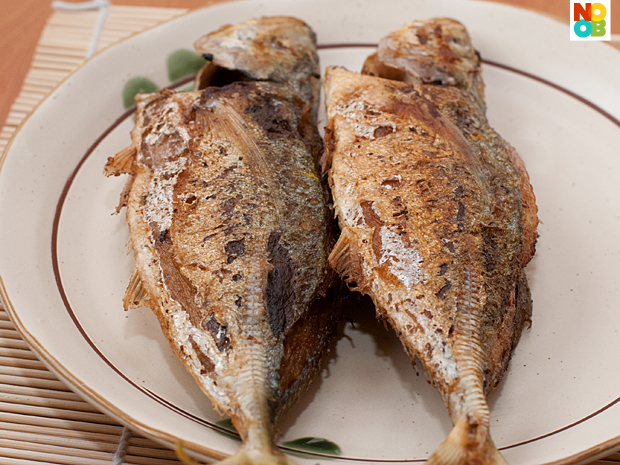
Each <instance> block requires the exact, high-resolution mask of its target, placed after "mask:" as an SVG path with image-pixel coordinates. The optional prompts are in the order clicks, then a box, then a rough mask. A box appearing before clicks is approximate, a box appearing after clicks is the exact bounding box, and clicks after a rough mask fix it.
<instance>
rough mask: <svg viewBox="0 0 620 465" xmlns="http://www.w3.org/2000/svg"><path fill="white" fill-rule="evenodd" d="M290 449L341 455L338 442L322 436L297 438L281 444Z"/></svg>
mask: <svg viewBox="0 0 620 465" xmlns="http://www.w3.org/2000/svg"><path fill="white" fill-rule="evenodd" d="M283 445H284V446H286V447H289V448H291V449H295V450H299V451H305V452H315V453H318V454H325V455H342V451H341V450H340V447H339V446H338V444H336V443H334V442H331V441H328V440H327V439H323V438H299V439H295V440H294V441H288V442H285V443H284V444H283Z"/></svg>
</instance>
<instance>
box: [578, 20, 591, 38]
mask: <svg viewBox="0 0 620 465" xmlns="http://www.w3.org/2000/svg"><path fill="white" fill-rule="evenodd" d="M582 26H585V27H586V29H585V31H582V30H581V27H582ZM591 33H592V24H591V23H590V21H586V20H585V19H582V20H581V21H578V22H576V23H575V34H577V36H579V37H588V36H589V35H590V34H591Z"/></svg>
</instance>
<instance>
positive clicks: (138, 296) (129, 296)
mask: <svg viewBox="0 0 620 465" xmlns="http://www.w3.org/2000/svg"><path fill="white" fill-rule="evenodd" d="M148 306H149V301H148V297H147V295H146V293H145V292H144V287H143V286H142V280H141V279H140V276H139V275H138V271H137V270H136V269H135V268H134V270H133V272H132V273H131V279H130V280H129V285H128V286H127V290H126V291H125V297H124V298H123V307H124V308H125V310H130V309H132V308H139V307H148Z"/></svg>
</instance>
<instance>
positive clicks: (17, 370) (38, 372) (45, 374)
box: [0, 365, 58, 380]
mask: <svg viewBox="0 0 620 465" xmlns="http://www.w3.org/2000/svg"><path fill="white" fill-rule="evenodd" d="M0 375H10V376H19V377H24V378H36V379H47V380H58V378H57V377H56V375H55V374H54V373H52V372H51V371H49V370H47V369H45V368H41V369H33V368H22V367H12V366H5V365H0Z"/></svg>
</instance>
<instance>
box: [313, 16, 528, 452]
mask: <svg viewBox="0 0 620 465" xmlns="http://www.w3.org/2000/svg"><path fill="white" fill-rule="evenodd" d="M480 71H481V66H480V58H479V56H478V54H477V53H476V51H475V50H474V49H473V48H472V46H471V43H470V40H469V37H468V35H467V32H466V30H465V28H464V27H463V26H462V25H461V24H460V23H458V22H456V21H453V20H448V19H430V20H424V21H414V22H412V23H410V24H408V25H406V26H405V27H403V28H402V29H400V30H399V31H396V32H394V33H393V34H391V35H389V36H388V37H386V38H384V39H383V40H382V41H381V42H380V44H379V47H378V50H377V53H376V54H374V55H372V56H371V57H369V58H368V60H367V61H366V64H365V66H364V72H365V73H366V74H357V73H353V72H350V71H347V70H345V69H342V68H329V69H328V70H327V72H326V75H325V77H324V86H325V92H326V106H327V116H328V127H327V128H326V135H325V145H326V152H325V156H324V159H323V161H322V163H323V166H324V169H327V170H329V182H330V186H331V188H332V195H333V197H334V204H335V211H336V216H337V218H338V220H339V224H340V227H341V229H342V235H341V237H340V239H339V240H338V243H337V244H336V247H335V248H334V250H333V252H332V253H331V255H330V262H331V263H332V264H333V266H334V267H335V268H336V269H337V270H338V272H339V273H340V274H341V275H342V276H343V277H344V278H345V280H346V282H347V283H348V285H349V287H350V288H352V289H354V290H358V291H360V292H361V293H363V294H368V295H369V296H370V297H371V298H372V300H373V301H374V304H375V307H376V311H377V316H378V318H380V319H384V320H387V321H388V322H389V323H390V324H391V326H392V327H393V328H394V330H395V331H396V333H397V334H398V336H399V338H400V340H401V341H402V343H403V346H404V349H405V351H406V352H407V353H408V354H409V356H410V357H411V358H412V359H413V358H414V357H416V356H417V357H418V358H419V359H420V360H421V361H422V364H423V366H424V369H425V371H426V373H427V376H428V379H429V381H430V382H431V383H432V384H433V385H434V386H435V387H436V388H437V389H438V390H439V392H440V393H441V395H442V398H443V400H444V402H445V404H446V406H447V408H448V411H449V413H450V416H451V418H452V421H453V423H454V429H453V430H452V432H451V433H450V434H449V436H448V438H447V439H446V440H445V441H444V442H443V444H442V445H441V446H440V447H439V449H438V450H437V451H436V452H435V453H434V454H433V455H432V456H431V457H430V459H429V460H428V462H427V463H431V464H491V463H505V461H504V459H503V458H502V456H501V454H500V453H499V452H498V450H497V449H496V447H495V446H494V444H493V441H492V440H491V436H490V433H489V409H488V406H487V403H486V397H485V396H486V394H487V393H488V392H489V391H490V390H491V389H493V388H494V387H495V386H496V385H497V384H498V382H499V381H500V379H501V377H502V375H503V373H504V372H505V371H506V368H507V365H508V361H509V359H510V356H511V354H512V352H513V349H514V348H515V346H516V344H517V342H518V340H519V337H520V334H521V330H522V328H523V326H524V324H525V323H526V322H528V321H529V319H530V316H531V311H532V305H531V298H530V292H529V288H528V284H527V279H526V276H525V274H524V272H523V268H524V266H525V265H526V264H527V263H528V261H529V260H530V259H531V258H532V256H533V254H534V244H535V241H536V238H537V233H536V227H537V224H538V219H537V208H536V204H535V198H534V194H533V191H532V187H531V185H530V183H529V178H528V175H527V173H526V171H525V167H524V165H523V162H522V161H521V159H520V158H519V156H518V155H517V153H516V151H515V150H514V149H513V148H512V147H511V146H510V145H508V143H506V142H505V141H504V140H503V139H502V138H501V137H500V136H499V135H498V134H497V133H496V132H494V131H493V130H492V129H491V128H490V127H489V124H488V122H487V120H486V117H485V104H484V96H483V83H482V79H481V76H480Z"/></svg>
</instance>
